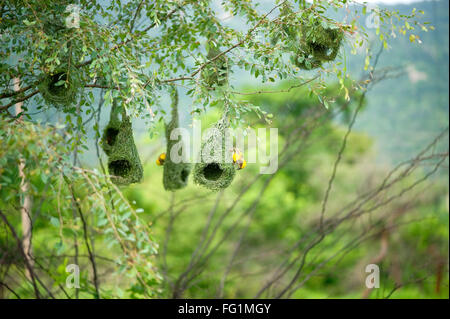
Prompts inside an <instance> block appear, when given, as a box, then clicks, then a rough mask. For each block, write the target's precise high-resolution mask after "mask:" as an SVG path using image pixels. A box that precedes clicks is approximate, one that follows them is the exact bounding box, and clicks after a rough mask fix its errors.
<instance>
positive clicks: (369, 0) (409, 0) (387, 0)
mask: <svg viewBox="0 0 450 319" xmlns="http://www.w3.org/2000/svg"><path fill="white" fill-rule="evenodd" d="M421 1H423V0H358V2H367V3H384V4H399V3H405V4H408V3H412V2H421Z"/></svg>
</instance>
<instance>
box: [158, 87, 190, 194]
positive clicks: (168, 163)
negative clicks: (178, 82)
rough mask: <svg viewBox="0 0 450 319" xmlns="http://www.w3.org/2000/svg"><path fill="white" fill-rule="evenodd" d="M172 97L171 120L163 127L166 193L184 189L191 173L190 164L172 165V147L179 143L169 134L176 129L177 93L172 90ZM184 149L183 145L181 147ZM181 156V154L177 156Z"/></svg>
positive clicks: (177, 122)
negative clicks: (165, 145) (164, 134)
mask: <svg viewBox="0 0 450 319" xmlns="http://www.w3.org/2000/svg"><path fill="white" fill-rule="evenodd" d="M171 97H172V112H171V113H172V118H171V120H170V122H169V123H168V124H166V125H165V131H166V140H167V151H166V159H165V161H164V173H163V185H164V189H166V190H168V191H176V190H178V189H181V188H184V187H186V185H187V184H188V179H189V174H190V173H191V164H190V163H184V162H181V163H174V162H173V161H172V159H171V154H170V153H171V150H172V147H173V146H174V145H175V144H177V143H179V142H180V139H181V137H180V138H179V139H178V140H171V139H170V133H171V132H172V130H173V129H175V128H178V126H179V119H178V91H177V90H176V89H175V88H174V89H173V91H172V94H171ZM183 147H184V145H183ZM179 155H180V156H181V154H179Z"/></svg>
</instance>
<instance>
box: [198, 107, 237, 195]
mask: <svg viewBox="0 0 450 319" xmlns="http://www.w3.org/2000/svg"><path fill="white" fill-rule="evenodd" d="M228 127H229V120H228V112H226V111H225V112H224V114H223V115H222V118H221V119H220V120H219V121H218V122H217V123H216V124H215V128H216V130H213V131H212V132H213V133H212V134H210V136H209V137H208V138H207V139H206V141H204V142H203V144H202V146H201V151H200V156H201V157H200V161H199V163H196V164H195V166H194V173H193V174H194V182H195V183H196V184H198V185H202V186H204V187H206V188H209V189H210V190H213V191H217V190H220V189H224V188H227V187H228V186H230V184H231V182H232V181H233V178H234V175H235V174H236V167H235V165H234V164H233V162H232V159H231V156H228V155H231V154H229V152H228V150H229V147H228V146H229V145H226V143H225V141H226V134H228V133H227V130H226V129H227V128H228ZM228 140H229V139H228ZM228 157H230V158H228Z"/></svg>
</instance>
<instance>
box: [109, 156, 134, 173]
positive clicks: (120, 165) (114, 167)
mask: <svg viewBox="0 0 450 319" xmlns="http://www.w3.org/2000/svg"><path fill="white" fill-rule="evenodd" d="M108 168H109V170H110V172H111V173H112V174H111V175H114V176H121V177H125V176H127V175H128V173H130V171H131V163H130V162H129V161H128V160H123V159H122V160H116V161H112V162H111V163H109V165H108Z"/></svg>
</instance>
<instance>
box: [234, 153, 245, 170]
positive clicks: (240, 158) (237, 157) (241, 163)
mask: <svg viewBox="0 0 450 319" xmlns="http://www.w3.org/2000/svg"><path fill="white" fill-rule="evenodd" d="M233 163H235V164H237V165H238V169H239V170H241V169H243V168H245V166H247V161H246V160H245V159H244V155H242V153H241V152H240V151H239V150H237V149H235V151H234V153H233Z"/></svg>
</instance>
